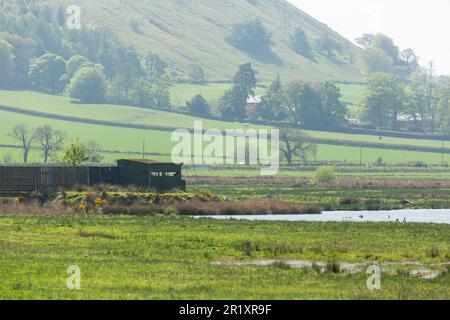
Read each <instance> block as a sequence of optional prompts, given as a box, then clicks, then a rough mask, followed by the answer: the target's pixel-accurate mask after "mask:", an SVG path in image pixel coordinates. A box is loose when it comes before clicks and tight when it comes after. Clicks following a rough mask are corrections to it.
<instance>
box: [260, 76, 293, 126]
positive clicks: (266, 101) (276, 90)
mask: <svg viewBox="0 0 450 320" xmlns="http://www.w3.org/2000/svg"><path fill="white" fill-rule="evenodd" d="M256 113H257V116H258V117H259V118H262V119H265V120H269V121H284V120H286V119H287V117H288V112H287V110H286V108H285V101H284V92H283V86H282V84H281V80H280V76H278V77H277V78H276V79H275V81H274V82H272V84H271V85H270V86H269V88H268V90H267V92H266V94H265V95H264V96H263V97H262V99H261V104H260V105H259V107H258V109H257V110H256Z"/></svg>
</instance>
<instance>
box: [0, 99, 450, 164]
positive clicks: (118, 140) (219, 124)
mask: <svg viewBox="0 0 450 320" xmlns="http://www.w3.org/2000/svg"><path fill="white" fill-rule="evenodd" d="M0 105H5V106H10V107H16V108H20V109H22V110H26V111H33V112H41V113H46V114H50V116H49V117H41V116H34V115H23V114H20V113H15V112H9V111H0V119H4V120H6V121H4V125H3V126H1V128H0V144H1V145H12V144H17V142H15V141H14V140H12V138H11V137H10V136H9V135H8V134H9V133H10V131H11V129H12V128H13V127H14V126H15V125H16V124H27V125H28V126H29V127H30V128H33V127H37V126H39V125H43V124H49V125H51V126H52V127H54V128H55V129H59V130H63V131H66V132H67V133H68V138H69V139H72V138H80V139H81V140H82V141H84V142H87V141H90V140H96V141H97V142H99V143H100V144H101V145H102V147H103V149H104V150H108V151H118V152H122V153H128V154H130V152H141V151H142V141H143V140H144V139H145V140H146V145H147V148H146V152H147V153H155V154H159V156H158V158H159V159H163V158H164V159H167V160H168V156H167V155H168V154H170V151H171V149H172V147H173V145H174V143H170V134H171V133H170V132H169V131H160V130H159V129H158V128H159V127H165V128H167V129H168V130H174V129H176V128H193V126H194V122H195V121H198V120H201V121H202V122H203V126H204V128H217V129H220V130H224V129H236V128H244V129H247V128H248V127H243V125H242V124H240V123H237V122H236V123H231V122H224V121H218V120H208V119H200V118H196V117H192V116H187V115H183V114H176V113H170V112H164V111H159V110H153V109H142V108H135V107H127V106H117V105H83V104H77V103H73V102H71V99H70V98H68V97H59V96H50V95H44V94H41V93H36V92H30V91H0ZM51 115H58V116H66V117H76V118H83V119H90V120H98V121H110V122H117V123H123V124H128V125H147V126H153V127H155V130H144V129H134V128H122V127H114V126H106V125H93V124H84V123H79V122H77V121H78V120H77V119H73V120H72V121H66V120H56V119H52V118H51ZM252 127H253V126H252ZM255 128H262V126H255ZM307 132H308V133H309V134H310V135H311V136H312V137H315V138H323V139H335V140H344V141H351V142H371V143H380V144H381V143H382V144H397V145H413V146H426V147H436V148H439V147H441V146H442V142H440V141H434V140H419V139H404V138H391V137H383V138H382V139H381V140H380V137H379V136H370V135H352V134H342V133H330V132H319V131H307ZM447 147H448V146H447ZM360 152H361V150H360V148H357V147H347V146H334V145H324V144H319V145H318V153H317V158H316V159H315V160H318V161H341V162H343V161H345V162H352V163H359V162H360V157H361V154H360ZM6 153H11V154H12V155H13V158H14V160H15V161H19V160H20V152H19V150H11V149H4V148H3V149H0V157H1V156H2V155H4V154H6ZM122 157H123V155H119V156H117V157H114V155H111V154H106V155H105V160H107V161H113V160H115V159H117V158H122ZM380 157H381V158H383V160H384V161H387V162H390V163H396V162H406V161H423V162H426V163H436V164H438V163H441V162H442V155H441V154H440V153H424V152H413V151H401V150H383V149H375V148H363V149H362V160H363V163H373V162H374V161H376V160H377V159H378V158H380ZM32 159H33V160H34V161H36V160H38V159H39V152H38V151H35V152H33V153H32ZM311 160H314V159H311ZM444 161H449V155H446V156H445V158H444Z"/></svg>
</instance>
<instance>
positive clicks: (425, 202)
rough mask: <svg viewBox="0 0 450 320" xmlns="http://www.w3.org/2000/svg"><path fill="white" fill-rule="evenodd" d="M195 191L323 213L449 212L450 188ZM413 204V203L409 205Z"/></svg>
mask: <svg viewBox="0 0 450 320" xmlns="http://www.w3.org/2000/svg"><path fill="white" fill-rule="evenodd" d="M190 188H191V189H192V191H195V190H198V189H205V188H207V189H208V190H210V191H212V192H214V193H216V194H217V195H220V196H225V197H227V198H229V199H231V200H243V199H255V198H256V199H257V198H266V197H268V196H270V197H272V198H275V199H281V200H285V201H289V202H296V203H301V204H303V205H313V206H318V207H319V208H321V209H322V210H326V211H328V210H330V211H333V210H393V209H448V208H450V189H449V188H439V187H435V188H431V187H430V188H428V187H423V188H421V187H420V186H419V187H418V188H415V187H413V186H411V187H408V186H405V187H389V186H388V185H386V187H377V186H374V187H369V186H365V187H357V186H355V187H347V188H342V187H331V188H330V187H318V186H315V187H314V186H305V185H303V186H302V185H297V186H296V185H283V184H260V185H257V184H253V185H252V184H218V185H195V186H191V187H190ZM405 200H407V202H409V201H412V202H413V204H409V203H406V202H405Z"/></svg>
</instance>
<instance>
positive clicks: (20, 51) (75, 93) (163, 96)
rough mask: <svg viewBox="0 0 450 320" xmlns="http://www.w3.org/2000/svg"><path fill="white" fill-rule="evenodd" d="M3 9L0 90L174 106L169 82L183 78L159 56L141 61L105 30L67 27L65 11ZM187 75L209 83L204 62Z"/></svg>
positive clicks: (24, 6) (20, 5) (22, 4)
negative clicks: (32, 90) (33, 90)
mask: <svg viewBox="0 0 450 320" xmlns="http://www.w3.org/2000/svg"><path fill="white" fill-rule="evenodd" d="M2 9H3V10H1V9H0V30H2V32H0V68H1V70H2V73H1V74H0V88H9V89H23V88H32V89H36V90H39V91H42V92H45V93H49V94H66V95H69V96H71V97H73V98H75V99H78V100H80V101H81V102H84V103H113V104H126V105H135V106H141V107H150V106H151V107H157V108H161V109H169V108H170V107H171V103H170V94H169V90H168V88H169V81H170V80H171V79H177V77H180V75H179V74H177V72H176V71H174V70H170V68H169V65H168V63H167V62H165V61H163V60H162V59H161V57H160V56H159V55H158V54H156V53H154V52H147V53H146V54H144V55H143V57H141V56H140V55H139V54H138V53H137V51H136V50H135V48H134V47H128V46H126V45H125V44H124V43H122V41H121V40H120V39H119V38H118V37H117V36H115V35H114V34H112V33H111V32H109V31H108V30H106V29H102V28H94V27H90V26H83V28H82V29H81V30H68V29H67V28H66V27H65V22H66V18H67V17H66V16H65V12H64V9H63V8H62V7H59V8H58V9H57V10H53V9H52V8H50V7H49V6H46V5H40V4H37V3H35V2H34V1H31V2H30V1H17V2H15V3H14V4H11V7H8V6H6V5H5V7H2ZM186 75H187V76H188V77H189V79H190V81H191V82H193V83H202V82H205V81H206V75H205V72H204V70H203V68H202V66H201V65H200V64H197V63H192V64H190V65H188V66H187V68H186Z"/></svg>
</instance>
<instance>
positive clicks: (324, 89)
mask: <svg viewBox="0 0 450 320" xmlns="http://www.w3.org/2000/svg"><path fill="white" fill-rule="evenodd" d="M319 95H320V99H321V102H322V108H323V111H324V114H323V116H324V124H325V125H327V126H329V127H336V126H340V125H343V124H344V122H345V116H346V115H347V106H346V105H345V104H343V103H342V102H341V98H342V95H341V91H340V89H339V88H338V87H337V86H336V85H335V84H334V83H333V82H330V81H327V82H324V83H322V84H321V85H320V87H319Z"/></svg>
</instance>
